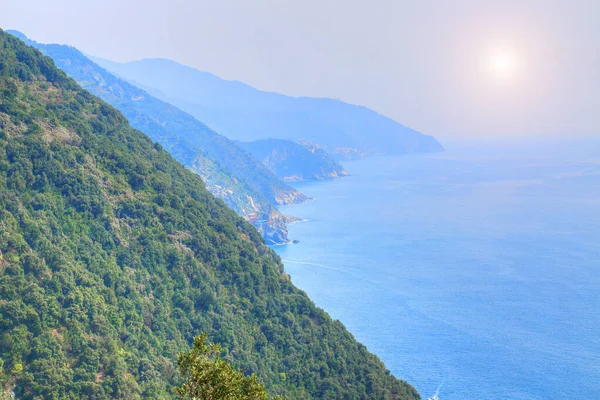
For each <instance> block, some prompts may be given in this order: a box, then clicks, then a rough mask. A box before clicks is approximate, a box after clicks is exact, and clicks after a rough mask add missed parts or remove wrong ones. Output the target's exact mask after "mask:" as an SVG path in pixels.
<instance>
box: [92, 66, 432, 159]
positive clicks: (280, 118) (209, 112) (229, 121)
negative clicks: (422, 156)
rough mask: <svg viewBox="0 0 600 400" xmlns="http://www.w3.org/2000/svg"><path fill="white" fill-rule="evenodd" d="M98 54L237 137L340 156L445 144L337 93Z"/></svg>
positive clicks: (123, 73)
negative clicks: (278, 89)
mask: <svg viewBox="0 0 600 400" xmlns="http://www.w3.org/2000/svg"><path fill="white" fill-rule="evenodd" d="M95 60H96V62H97V63H98V64H99V65H102V66H104V67H106V68H107V69H108V70H110V71H112V72H114V73H116V74H117V75H119V76H121V77H122V78H123V79H126V80H130V81H132V82H133V81H135V82H136V83H137V84H139V85H142V86H144V87H147V88H152V89H154V90H155V92H154V93H155V94H156V95H157V96H158V97H160V98H162V99H163V100H165V101H167V102H169V103H171V104H174V105H176V106H178V107H180V108H181V109H183V110H185V111H186V112H189V113H190V114H192V115H194V116H195V117H197V118H199V119H201V120H202V121H205V122H206V123H207V124H208V125H209V126H211V127H213V128H215V129H217V130H218V131H219V132H221V133H223V134H224V135H225V136H227V137H229V138H231V139H234V140H240V141H253V140H259V139H268V138H274V139H287V140H292V141H295V142H311V143H315V144H317V145H319V146H321V147H322V148H324V149H325V150H326V151H328V152H329V153H331V154H333V155H334V156H336V157H337V158H339V159H348V158H360V157H362V156H366V155H371V154H380V153H386V154H391V153H394V154H398V153H418V152H436V151H442V150H443V147H442V146H441V145H440V144H439V142H437V140H436V139H435V138H434V137H432V136H429V135H424V134H421V133H419V132H417V131H415V130H413V129H411V128H408V127H406V126H404V125H402V124H400V123H398V122H396V121H394V120H392V119H391V118H388V117H386V116H385V115H383V114H381V113H378V112H376V111H373V110H371V109H369V108H367V107H364V106H359V105H353V104H349V103H346V102H343V101H340V100H337V99H331V98H313V97H307V96H302V97H292V96H286V95H283V94H279V93H275V92H266V91H261V90H259V89H256V88H253V87H252V86H250V85H247V84H245V83H242V82H239V81H229V80H224V79H221V78H219V77H218V76H216V75H214V74H211V73H209V72H205V71H199V70H197V69H194V68H192V67H189V66H184V65H182V64H179V63H177V62H175V61H172V60H168V59H142V60H139V61H134V62H130V63H117V62H113V61H107V60H103V59H101V58H95Z"/></svg>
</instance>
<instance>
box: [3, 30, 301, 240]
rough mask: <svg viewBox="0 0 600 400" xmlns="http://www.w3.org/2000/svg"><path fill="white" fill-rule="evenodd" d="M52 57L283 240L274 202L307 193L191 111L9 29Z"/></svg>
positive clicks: (77, 55) (70, 51)
mask: <svg viewBox="0 0 600 400" xmlns="http://www.w3.org/2000/svg"><path fill="white" fill-rule="evenodd" d="M8 33H11V34H14V35H15V36H17V37H19V38H20V39H21V40H24V41H25V42H26V43H27V44H29V45H31V46H33V47H36V48H37V49H39V50H41V51H42V53H44V54H46V55H48V56H50V57H52V59H53V60H54V61H55V63H56V64H57V65H58V67H60V68H61V69H63V70H64V71H65V72H66V73H67V74H68V75H69V76H70V77H72V78H73V79H75V80H76V81H77V82H78V83H79V84H80V85H81V86H82V87H83V88H85V89H86V90H89V91H90V92H92V93H93V94H95V95H96V96H98V97H100V98H101V99H103V100H104V101H106V102H108V103H109V104H111V105H113V106H114V107H116V108H117V109H119V110H120V111H121V112H122V113H123V114H124V115H125V116H126V117H127V118H128V119H129V121H130V123H131V124H132V126H133V127H134V128H136V129H139V130H141V131H143V132H144V133H146V134H147V135H149V136H150V137H151V138H152V139H153V140H155V141H157V142H158V143H160V144H161V145H162V146H163V147H164V148H165V149H166V150H167V151H169V152H170V153H171V154H172V155H173V156H174V157H175V158H176V159H177V160H178V161H179V162H181V163H182V164H183V165H185V166H186V167H188V168H190V169H192V170H193V171H194V172H197V173H198V174H200V176H202V178H203V179H204V182H205V183H206V185H207V188H208V189H209V190H210V191H211V193H213V194H215V195H216V196H218V197H220V198H222V199H223V200H224V201H225V202H226V203H227V205H229V206H230V207H231V208H233V209H234V210H235V211H236V212H238V213H239V214H240V215H242V216H248V215H251V214H258V215H260V216H261V219H264V220H267V221H269V222H268V223H267V224H266V225H264V226H262V225H261V226H260V227H259V228H260V229H261V231H262V233H263V234H264V236H265V239H266V240H267V241H268V242H269V243H271V244H277V243H282V242H286V241H287V228H286V226H285V223H284V222H283V221H284V219H283V217H282V216H281V214H279V212H278V211H277V209H276V207H274V206H273V205H276V204H293V203H298V202H302V201H305V200H306V196H304V195H303V194H302V193H300V192H298V191H297V190H295V189H293V188H291V187H289V186H287V185H285V184H284V183H282V182H281V181H280V180H279V179H277V177H275V176H274V175H273V174H272V173H271V172H270V171H269V170H268V169H266V168H265V167H264V166H263V165H261V163H260V162H258V161H257V160H256V159H254V158H253V157H252V156H251V155H249V154H248V153H247V152H245V151H243V150H242V149H240V148H239V147H238V146H236V145H235V144H234V143H232V142H231V141H230V140H228V139H227V138H225V137H224V136H221V135H219V134H217V133H216V132H214V131H212V130H211V129H209V128H208V127H207V126H206V125H204V124H203V123H201V122H199V121H198V120H196V119H195V118H194V117H192V116H191V115H189V114H187V113H185V112H183V111H181V110H179V109H178V108H176V107H173V106H171V105H170V104H167V103H165V102H163V101H161V100H159V99H156V98H154V97H152V96H150V95H149V94H148V93H146V92H144V91H143V90H141V89H139V88H137V87H135V86H133V85H131V84H129V83H127V82H125V81H123V80H121V79H119V78H117V77H115V76H113V75H112V74H110V73H109V72H107V71H106V70H104V69H103V68H101V67H100V66H98V65H96V64H95V63H94V62H92V61H91V60H89V59H88V58H87V57H85V56H84V55H83V54H82V53H81V52H79V51H78V50H77V49H74V48H72V47H69V46H63V45H54V44H52V45H44V44H40V43H37V42H35V41H31V40H28V39H27V38H26V37H25V36H24V35H23V34H21V33H20V32H16V31H9V32H8Z"/></svg>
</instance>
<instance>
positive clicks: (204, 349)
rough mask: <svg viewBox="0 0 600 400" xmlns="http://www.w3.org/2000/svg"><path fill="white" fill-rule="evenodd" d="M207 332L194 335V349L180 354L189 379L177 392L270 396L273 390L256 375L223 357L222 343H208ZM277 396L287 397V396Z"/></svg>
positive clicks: (212, 399)
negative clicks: (269, 392)
mask: <svg viewBox="0 0 600 400" xmlns="http://www.w3.org/2000/svg"><path fill="white" fill-rule="evenodd" d="M206 339H207V334H206V333H203V334H202V335H200V336H196V337H195V338H194V345H193V347H192V349H191V350H190V351H188V352H185V353H180V354H179V359H178V360H177V365H178V366H179V371H180V373H181V375H182V376H183V378H184V380H185V382H184V383H183V385H181V387H179V388H176V389H175V392H176V393H177V395H178V396H179V398H180V399H182V400H184V399H192V400H268V399H269V394H268V393H267V390H266V389H265V387H264V386H263V385H261V384H260V383H258V381H257V380H256V375H254V374H252V376H245V375H244V374H243V373H242V371H240V370H236V369H235V368H233V366H232V365H231V364H229V363H228V362H227V361H225V360H223V359H222V358H221V357H220V356H219V354H221V353H222V349H221V346H220V345H219V344H214V343H210V342H208V343H207V340H206ZM276 399H279V400H283V397H277V398H276Z"/></svg>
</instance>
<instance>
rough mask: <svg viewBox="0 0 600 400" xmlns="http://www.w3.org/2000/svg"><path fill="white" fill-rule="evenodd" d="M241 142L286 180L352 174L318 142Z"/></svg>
mask: <svg viewBox="0 0 600 400" xmlns="http://www.w3.org/2000/svg"><path fill="white" fill-rule="evenodd" d="M238 143H239V145H240V146H241V147H243V148H244V149H246V150H248V151H249V152H250V154H252V155H253V156H254V157H255V158H256V159H258V160H260V161H261V162H262V163H263V164H264V165H265V166H266V167H267V168H269V170H271V172H273V173H274V174H275V175H276V176H277V177H279V178H281V179H283V180H287V181H303V180H310V179H316V180H322V179H335V178H339V177H342V176H346V175H348V173H347V172H346V171H345V170H344V168H343V167H342V166H341V165H340V164H339V163H338V162H337V161H336V160H335V159H334V158H333V157H331V156H330V155H329V154H327V152H325V151H324V150H323V149H320V148H319V146H317V145H315V144H311V143H296V142H292V141H291V140H282V139H264V140H255V141H253V142H238Z"/></svg>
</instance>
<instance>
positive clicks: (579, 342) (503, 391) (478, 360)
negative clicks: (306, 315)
mask: <svg viewBox="0 0 600 400" xmlns="http://www.w3.org/2000/svg"><path fill="white" fill-rule="evenodd" d="M599 144H600V143H599V142H597V141H595V142H594V141H589V142H588V141H583V140H579V141H557V140H555V141H548V140H547V141H541V140H539V141H535V140H532V141H519V142H517V141H514V142H511V141H503V142H502V141H499V142H492V141H488V142H485V143H480V144H475V145H473V144H469V145H468V146H467V145H464V144H461V143H455V144H453V145H451V146H447V147H448V150H447V151H446V152H444V153H438V154H430V155H411V156H394V157H392V156H378V157H371V158H367V159H365V160H360V161H353V162H346V163H344V166H345V167H346V169H347V170H348V172H349V173H350V174H352V176H351V177H348V178H344V179H341V180H336V181H328V182H312V183H302V184H299V185H296V186H297V187H298V188H299V189H300V190H302V191H303V192H304V193H305V194H306V195H308V196H311V197H314V198H315V200H314V201H312V202H309V203H306V204H302V205H296V206H288V207H284V208H283V209H282V211H283V212H284V213H286V214H289V215H294V216H297V217H301V218H304V219H306V220H307V221H306V222H302V223H297V224H294V225H292V226H290V238H292V239H298V240H299V241H300V244H296V245H287V246H280V247H277V248H276V251H277V252H278V253H279V255H280V256H281V258H282V259H283V260H284V264H285V268H286V270H287V272H288V273H289V274H290V275H291V276H292V281H293V282H294V283H295V284H296V286H298V287H299V288H301V289H303V290H304V291H306V292H307V293H308V295H309V296H310V297H311V298H312V299H313V300H314V302H315V303H316V304H317V305H318V306H320V307H322V308H323V309H325V310H326V311H327V312H328V313H329V314H330V315H331V316H332V317H333V318H335V319H339V320H341V321H342V322H343V323H344V324H345V326H346V327H347V328H348V329H349V330H350V332H352V333H353V334H354V336H355V337H356V339H358V340H359V341H360V342H362V343H364V344H365V345H366V346H367V347H368V348H369V350H370V351H372V352H373V353H375V354H377V355H378V356H379V357H380V358H381V359H382V360H383V361H384V362H385V364H386V366H387V367H388V368H389V369H390V370H391V371H392V373H393V374H394V375H395V376H397V377H398V378H401V379H404V380H407V381H408V382H410V383H411V384H413V385H414V386H415V387H416V388H417V390H418V391H419V392H420V393H421V395H422V396H423V398H424V399H427V398H428V397H430V396H433V395H434V394H435V393H436V392H437V394H438V396H439V398H440V399H441V400H468V399H519V400H520V399H523V400H524V399H527V400H529V399H544V400H547V399H576V400H583V399H590V400H591V399H597V398H599V397H600V145H599Z"/></svg>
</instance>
